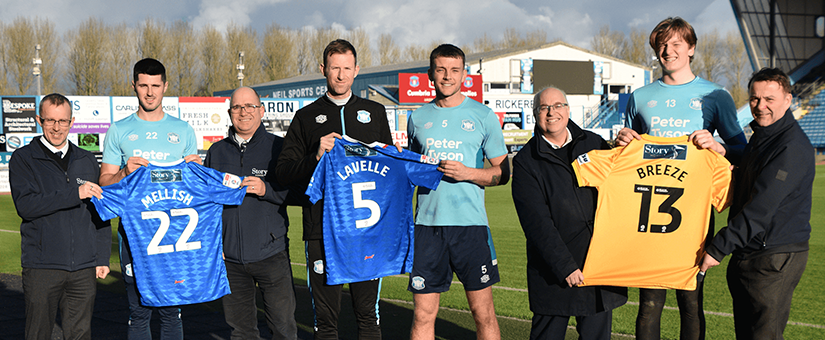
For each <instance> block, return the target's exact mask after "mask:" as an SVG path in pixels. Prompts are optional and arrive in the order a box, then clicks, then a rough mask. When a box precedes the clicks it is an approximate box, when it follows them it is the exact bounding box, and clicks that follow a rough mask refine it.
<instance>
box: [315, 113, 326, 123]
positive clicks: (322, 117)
mask: <svg viewBox="0 0 825 340" xmlns="http://www.w3.org/2000/svg"><path fill="white" fill-rule="evenodd" d="M315 122H316V123H318V124H324V123H326V122H327V115H317V116H315Z"/></svg>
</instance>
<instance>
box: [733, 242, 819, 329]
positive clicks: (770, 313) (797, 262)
mask: <svg viewBox="0 0 825 340" xmlns="http://www.w3.org/2000/svg"><path fill="white" fill-rule="evenodd" d="M807 263H808V251H803V252H797V253H779V254H771V255H765V256H759V257H756V258H752V259H748V260H738V259H736V258H732V259H731V260H730V264H729V265H728V273H727V276H728V289H730V295H731V296H732V297H733V321H734V325H735V327H736V338H737V339H784V337H783V336H782V333H783V332H784V331H785V325H786V324H787V323H788V316H789V315H790V313H791V298H792V297H793V291H794V289H795V288H796V285H797V284H798V283H799V279H800V278H802V273H803V272H804V271H805V265H806V264H807Z"/></svg>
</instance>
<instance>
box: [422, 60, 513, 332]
mask: <svg viewBox="0 0 825 340" xmlns="http://www.w3.org/2000/svg"><path fill="white" fill-rule="evenodd" d="M428 74H429V77H430V80H432V81H433V84H434V85H435V89H436V98H435V99H434V100H433V101H432V102H430V103H428V104H425V105H424V106H422V107H420V108H418V109H417V110H415V111H414V112H413V113H412V114H411V115H410V118H409V122H408V123H407V136H408V138H409V145H410V149H411V150H412V151H414V152H418V153H421V154H423V155H426V156H429V157H434V158H437V159H440V160H441V163H440V165H439V170H441V171H442V172H444V175H445V176H444V178H443V179H442V182H441V184H439V186H438V189H437V190H426V189H423V188H422V189H419V191H418V201H417V204H418V206H417V207H416V220H415V224H416V226H415V260H414V262H415V263H414V264H413V270H412V272H411V273H410V283H409V286H408V288H407V289H408V290H409V291H411V292H413V299H414V301H415V310H414V321H413V326H412V330H411V332H410V333H411V335H410V338H412V339H421V338H424V339H426V338H429V339H432V337H433V336H434V334H435V320H436V317H437V315H438V304H439V299H440V297H441V293H442V292H445V291H447V290H449V288H450V282H451V281H452V278H453V270H455V272H456V274H457V275H458V278H459V280H461V282H462V283H463V284H464V289H465V291H466V294H467V301H468V303H469V304H470V310H472V311H473V318H474V319H475V323H476V327H477V328H478V331H477V335H478V338H479V339H498V338H500V333H499V328H498V320H496V315H495V307H494V306H493V294H492V287H491V286H492V285H493V284H495V283H496V282H498V281H499V277H498V266H497V262H496V258H495V250H494V248H493V242H492V237H491V234H490V229H489V227H488V226H487V213H486V211H485V209H484V189H483V187H485V186H494V185H502V184H506V183H507V181H509V179H510V168H509V163H508V162H507V148H506V146H505V145H504V137H503V135H502V133H501V126H500V125H499V123H498V118H496V116H495V114H494V113H493V111H492V110H490V109H489V108H487V107H486V106H484V105H482V104H481V103H478V102H476V101H474V100H472V99H469V98H467V97H465V96H464V95H463V94H461V92H460V90H461V84H462V82H463V81H464V79H465V78H466V76H467V71H466V69H465V68H464V52H463V51H461V49H459V48H458V47H456V46H454V45H450V44H444V45H441V46H438V47H437V48H436V49H435V50H433V52H432V53H431V54H430V69H429V71H428ZM484 158H487V159H488V160H489V161H490V164H491V165H492V166H491V167H489V168H486V169H485V168H484V163H483V159H484ZM457 212H460V213H457ZM434 254H439V255H440V254H450V255H449V256H439V255H434ZM428 255H429V256H428ZM453 268H454V269H453Z"/></svg>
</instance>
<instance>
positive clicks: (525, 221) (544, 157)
mask: <svg viewBox="0 0 825 340" xmlns="http://www.w3.org/2000/svg"><path fill="white" fill-rule="evenodd" d="M533 103H534V104H533V113H534V114H535V116H536V131H535V136H533V138H531V139H530V141H528V142H527V144H526V145H525V146H524V148H522V149H521V151H519V153H518V155H516V157H514V158H513V203H514V204H515V206H516V212H517V213H518V216H519V222H521V228H522V229H523V230H524V236H525V237H526V239H527V288H528V297H529V299H530V310H531V311H532V312H533V325H532V328H531V330H530V339H563V338H564V335H565V333H566V331H567V322H568V319H569V318H570V317H571V316H575V317H576V324H577V326H576V329H577V330H578V331H579V335H580V338H581V339H585V340H588V339H605V340H607V339H610V328H611V325H612V315H613V314H612V313H613V312H612V311H613V309H614V308H616V307H619V306H621V305H623V304H624V303H625V302H627V288H624V287H577V285H579V284H581V283H582V282H583V281H584V276H583V275H582V268H583V267H584V261H585V258H586V257H587V249H588V248H589V246H590V238H591V237H592V236H593V222H594V221H595V218H596V196H597V192H596V189H595V188H589V187H579V186H578V184H577V182H576V175H575V173H574V172H573V166H572V165H571V163H572V162H573V160H575V159H576V157H577V156H579V155H581V154H583V153H587V152H588V151H591V150H595V149H607V148H608V145H607V143H606V142H605V141H604V139H602V138H601V137H599V136H598V135H596V134H594V133H592V132H589V131H583V130H582V129H581V128H579V127H578V126H577V125H576V124H575V123H573V121H571V120H570V109H569V105H568V103H567V98H566V96H565V94H564V92H562V91H561V90H559V89H557V88H547V89H544V90H542V91H539V92H537V93H536V95H535V98H534V100H533Z"/></svg>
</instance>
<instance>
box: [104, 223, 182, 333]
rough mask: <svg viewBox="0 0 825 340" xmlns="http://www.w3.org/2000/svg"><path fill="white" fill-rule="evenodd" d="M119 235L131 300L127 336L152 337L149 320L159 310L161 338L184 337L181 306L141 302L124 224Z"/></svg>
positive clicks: (124, 278) (125, 278) (121, 260)
mask: <svg viewBox="0 0 825 340" xmlns="http://www.w3.org/2000/svg"><path fill="white" fill-rule="evenodd" d="M117 235H118V245H119V246H120V270H121V273H123V285H124V286H126V299H127V300H129V328H128V330H127V333H126V336H127V338H128V339H129V340H145V339H152V331H151V329H150V328H149V321H150V320H151V319H152V311H157V312H158V315H159V316H160V338H161V340H180V339H183V323H182V322H181V320H180V308H179V307H177V306H171V307H146V306H143V305H141V304H140V295H139V294H138V291H137V285H135V277H134V272H133V271H132V253H131V252H130V251H129V242H128V240H127V239H126V232H125V231H124V229H123V224H121V225H120V228H119V229H118V234H117Z"/></svg>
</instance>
